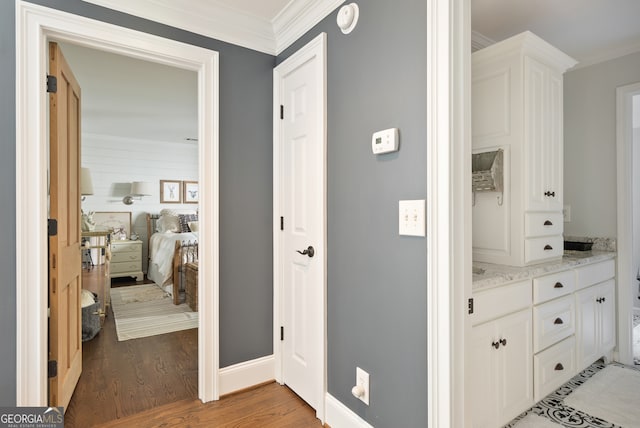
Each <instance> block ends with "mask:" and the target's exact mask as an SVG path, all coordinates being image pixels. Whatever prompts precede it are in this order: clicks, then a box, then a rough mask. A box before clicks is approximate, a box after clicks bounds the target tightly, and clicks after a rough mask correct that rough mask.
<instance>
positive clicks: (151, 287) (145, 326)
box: [111, 284, 198, 342]
mask: <svg viewBox="0 0 640 428" xmlns="http://www.w3.org/2000/svg"><path fill="white" fill-rule="evenodd" d="M111 308H112V309H113V315H114V318H115V321H116V331H117V333H118V341H120V342H122V341H125V340H129V339H137V338H140V337H148V336H156V335H158V334H165V333H171V332H174V331H180V330H187V329H191V328H197V327H198V313H197V312H193V311H192V310H191V308H190V307H189V306H188V305H187V304H186V303H182V304H180V305H174V304H173V300H172V299H171V296H169V295H168V294H167V293H165V291H164V290H162V289H161V288H160V287H158V286H157V285H155V284H144V285H134V286H129V287H118V288H112V289H111Z"/></svg>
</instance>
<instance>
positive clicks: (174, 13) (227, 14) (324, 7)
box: [83, 0, 345, 56]
mask: <svg viewBox="0 0 640 428" xmlns="http://www.w3.org/2000/svg"><path fill="white" fill-rule="evenodd" d="M83 1H85V2H87V3H92V4H95V5H98V6H102V7H106V8H109V9H113V10H117V11H119V12H123V13H127V14H129V15H134V16H138V17H140V18H145V19H149V20H152V21H156V22H160V23H162V24H166V25H170V26H172V27H176V28H180V29H182V30H186V31H190V32H193V33H196V34H201V35H203V36H207V37H211V38H214V39H217V40H221V41H223V42H227V43H231V44H234V45H237V46H242V47H245V48H248V49H252V50H256V51H258V52H263V53H267V54H270V55H274V56H275V55H278V54H280V53H281V52H282V51H283V50H285V49H286V48H287V47H289V46H290V45H291V44H292V43H293V42H295V41H296V40H298V39H299V38H300V37H301V36H302V35H304V34H305V33H306V32H307V31H309V30H310V29H311V28H313V26H315V25H316V24H317V23H318V22H320V21H321V20H322V19H324V18H325V17H326V16H327V15H329V14H330V13H331V12H333V11H334V10H335V9H336V8H337V7H338V6H340V5H341V4H342V3H344V1H345V0H291V1H290V2H289V3H288V4H287V6H285V7H284V8H283V9H282V11H280V13H279V14H278V15H277V16H276V17H275V18H274V19H273V20H271V21H269V20H267V19H263V18H259V17H256V16H254V15H251V14H248V13H244V12H242V11H239V10H236V9H233V8H230V7H227V6H224V5H222V4H219V3H213V2H211V3H205V2H190V3H189V8H188V9H187V8H186V7H185V4H184V3H183V2H181V1H177V0H83Z"/></svg>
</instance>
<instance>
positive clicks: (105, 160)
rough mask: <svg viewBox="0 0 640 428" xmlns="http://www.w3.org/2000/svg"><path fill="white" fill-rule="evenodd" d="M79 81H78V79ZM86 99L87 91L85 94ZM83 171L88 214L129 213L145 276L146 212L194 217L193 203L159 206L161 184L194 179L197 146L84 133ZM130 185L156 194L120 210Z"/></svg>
mask: <svg viewBox="0 0 640 428" xmlns="http://www.w3.org/2000/svg"><path fill="white" fill-rule="evenodd" d="M79 79H80V78H79ZM83 96H86V91H84V92H83ZM82 137H83V140H82V166H84V167H87V168H89V169H90V170H91V176H92V179H93V183H94V186H93V190H94V194H93V195H91V196H87V199H86V200H85V201H84V202H83V203H82V209H83V210H85V212H86V211H131V230H132V231H133V232H136V233H137V234H138V236H139V237H140V238H139V239H140V240H141V241H142V245H143V249H142V270H143V271H144V272H145V273H146V272H147V261H148V258H147V255H148V248H147V245H148V239H147V219H146V214H147V213H159V212H160V210H162V209H163V208H170V209H176V210H185V211H187V210H188V211H193V212H195V211H196V209H197V208H198V205H196V204H161V203H160V196H159V195H160V180H164V179H172V180H173V179H175V180H191V181H197V180H198V144H197V142H196V143H187V142H171V141H166V142H165V141H150V140H141V139H129V138H122V137H113V136H109V135H97V134H83V136H82ZM132 181H148V182H150V183H152V186H153V191H154V193H153V194H152V195H150V196H145V197H143V198H142V199H141V200H136V201H135V202H134V203H133V204H132V205H124V204H123V203H122V198H123V197H124V196H126V195H128V194H129V190H130V183H131V182H132Z"/></svg>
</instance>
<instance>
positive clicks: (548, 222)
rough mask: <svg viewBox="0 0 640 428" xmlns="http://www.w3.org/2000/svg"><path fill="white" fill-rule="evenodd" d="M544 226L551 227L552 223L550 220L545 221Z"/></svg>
mask: <svg viewBox="0 0 640 428" xmlns="http://www.w3.org/2000/svg"><path fill="white" fill-rule="evenodd" d="M544 225H545V226H553V223H551V220H545V222H544Z"/></svg>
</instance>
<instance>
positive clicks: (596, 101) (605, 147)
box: [564, 53, 640, 238]
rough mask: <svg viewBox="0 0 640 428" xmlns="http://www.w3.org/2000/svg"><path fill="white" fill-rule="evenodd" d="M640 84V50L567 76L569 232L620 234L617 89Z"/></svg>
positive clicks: (599, 235)
mask: <svg viewBox="0 0 640 428" xmlns="http://www.w3.org/2000/svg"><path fill="white" fill-rule="evenodd" d="M636 82H640V53H635V54H632V55H627V56H624V57H621V58H617V59H614V60H611V61H607V62H603V63H600V64H595V65H592V66H589V67H585V68H581V69H578V70H575V71H570V72H568V73H566V74H565V76H564V203H565V205H571V217H572V219H571V222H569V223H565V224H564V232H565V235H567V236H594V237H610V238H614V237H616V235H617V232H616V225H617V219H616V216H617V209H616V204H617V199H616V192H617V187H616V171H617V167H616V88H617V87H618V86H624V85H629V84H632V83H636Z"/></svg>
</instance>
